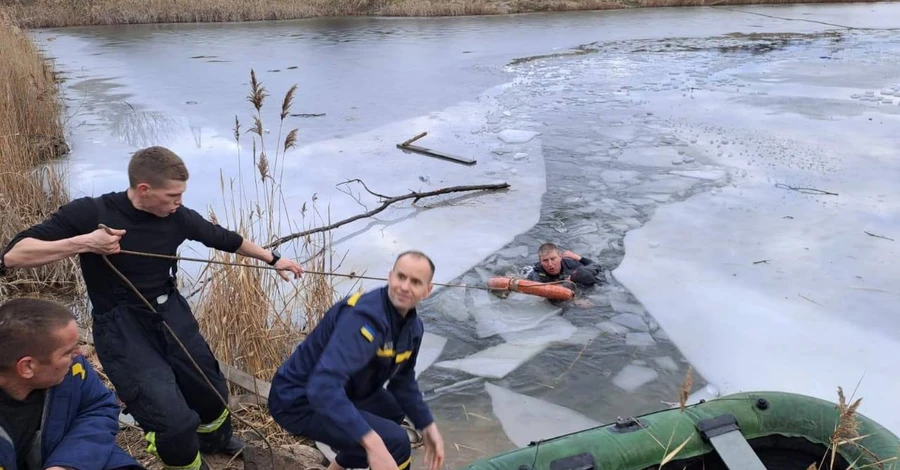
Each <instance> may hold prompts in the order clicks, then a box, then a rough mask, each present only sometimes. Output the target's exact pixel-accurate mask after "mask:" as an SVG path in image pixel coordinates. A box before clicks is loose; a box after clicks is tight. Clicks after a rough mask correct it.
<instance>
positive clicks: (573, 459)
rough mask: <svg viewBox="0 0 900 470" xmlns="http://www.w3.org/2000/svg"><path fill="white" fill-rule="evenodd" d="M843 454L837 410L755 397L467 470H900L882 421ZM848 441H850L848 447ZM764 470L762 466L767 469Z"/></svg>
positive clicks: (864, 425)
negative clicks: (838, 440) (835, 437)
mask: <svg viewBox="0 0 900 470" xmlns="http://www.w3.org/2000/svg"><path fill="white" fill-rule="evenodd" d="M854 416H855V419H856V421H857V422H858V423H859V427H858V436H860V438H858V439H855V440H852V442H849V443H844V444H841V445H838V446H836V449H835V451H834V452H832V445H831V443H832V436H833V435H835V429H836V426H837V424H838V422H839V418H840V411H839V409H838V406H837V404H836V403H832V402H829V401H826V400H821V399H818V398H814V397H809V396H805V395H798V394H793V393H784V392H748V393H739V394H734V395H728V396H724V397H720V398H717V399H714V400H710V401H706V402H701V403H697V404H695V405H691V406H687V407H685V409H684V410H681V409H680V408H672V409H666V410H662V411H657V412H654V413H649V414H646V415H643V416H640V417H637V418H634V417H631V418H619V419H618V420H616V423H612V424H608V425H604V426H599V427H595V428H591V429H586V430H583V431H579V432H575V433H571V434H566V435H563V436H559V437H555V438H552V439H547V440H543V441H540V442H532V443H531V444H530V445H529V446H527V447H524V448H521V449H516V450H512V451H509V452H505V453H502V454H499V455H496V456H493V457H490V458H486V459H483V460H479V461H476V462H473V463H471V464H469V465H468V466H466V467H464V468H465V469H468V470H545V469H546V470H591V469H595V470H645V469H658V468H660V467H661V464H664V465H662V467H664V468H671V469H673V470H695V469H696V470H751V469H755V470H759V469H766V470H787V469H791V470H793V469H796V470H807V469H808V468H809V467H810V465H814V466H815V467H814V468H816V469H818V470H843V469H848V468H856V469H863V468H866V469H869V468H872V469H878V468H882V469H888V470H894V469H897V470H900V461H898V455H900V454H898V452H900V440H898V438H897V436H895V435H894V434H893V433H891V432H890V431H888V430H887V429H886V428H884V427H883V426H881V425H879V424H878V423H876V422H875V421H873V420H871V419H869V418H867V417H865V416H863V415H861V414H859V413H855V414H854ZM845 441H846V440H845ZM760 464H762V465H760Z"/></svg>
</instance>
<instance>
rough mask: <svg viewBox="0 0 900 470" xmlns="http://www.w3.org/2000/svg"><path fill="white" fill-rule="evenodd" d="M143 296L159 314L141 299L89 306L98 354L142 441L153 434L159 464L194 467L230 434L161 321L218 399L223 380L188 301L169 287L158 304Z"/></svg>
mask: <svg viewBox="0 0 900 470" xmlns="http://www.w3.org/2000/svg"><path fill="white" fill-rule="evenodd" d="M148 300H150V302H151V303H153V304H154V306H153V308H155V309H156V310H157V311H158V312H159V313H153V312H152V311H150V310H148V309H147V307H146V306H145V305H143V304H129V305H120V306H118V307H116V308H114V309H113V310H111V311H108V312H103V313H98V312H94V345H95V348H96V350H97V357H98V358H99V359H100V363H101V364H102V365H103V371H104V372H105V373H106V374H107V376H108V377H109V380H110V381H111V382H112V384H113V386H114V387H115V389H116V394H117V395H118V396H119V398H120V399H121V400H122V402H124V403H125V413H128V414H130V415H131V416H133V417H134V419H135V421H137V423H138V424H139V425H140V426H141V428H142V429H143V430H144V432H145V433H148V440H151V442H153V440H155V447H156V453H157V454H158V456H159V458H160V460H162V462H163V464H164V465H166V466H167V467H182V466H190V467H193V466H197V465H199V461H200V460H199V459H200V456H199V453H198V452H199V451H203V452H204V453H207V452H215V451H218V450H220V449H221V448H222V447H223V446H224V445H225V444H226V443H227V442H228V441H229V440H230V439H231V435H232V427H231V416H230V415H227V413H225V411H226V409H225V407H224V406H223V404H222V401H221V400H220V399H219V398H218V397H217V396H216V394H215V393H214V392H213V390H212V389H211V388H210V387H209V384H207V383H206V381H205V380H204V379H203V377H202V376H201V375H200V374H199V372H198V371H197V369H196V367H195V366H194V365H193V364H192V363H191V361H190V359H189V358H188V357H187V356H185V353H184V350H183V349H182V348H181V347H180V346H179V345H178V343H176V342H175V340H174V339H173V338H172V335H171V333H169V331H168V330H167V329H166V328H165V326H164V325H163V323H162V321H161V320H163V319H164V320H165V321H166V323H168V324H169V326H170V327H171V328H172V330H173V331H174V332H175V334H176V335H177V336H178V338H179V339H180V340H181V342H182V343H184V345H185V346H186V347H187V349H188V351H190V353H191V356H192V357H193V358H194V360H195V361H196V362H197V364H198V365H200V367H201V368H202V369H203V372H204V374H206V376H207V377H208V378H209V380H210V382H212V383H213V384H214V385H215V386H216V389H217V390H218V391H219V393H220V394H221V395H222V397H224V398H225V400H227V399H228V386H227V383H226V381H225V377H224V376H223V375H222V371H221V370H220V369H219V364H218V362H217V361H216V359H215V357H214V356H213V353H212V351H211V350H210V348H209V345H207V343H206V340H205V339H204V338H203V336H202V335H201V334H200V330H199V328H198V325H197V321H196V320H195V319H194V315H193V314H192V313H191V310H190V307H189V306H188V303H187V300H185V298H184V297H182V296H181V294H179V293H178V291H176V290H174V289H173V290H172V291H171V292H170V294H169V297H168V299H167V300H165V301H164V302H163V303H162V304H159V305H157V304H156V302H155V300H156V299H148ZM223 418H224V419H223ZM201 425H203V427H202V429H198V426H201ZM151 433H152V434H151ZM152 446H153V445H152V444H151V447H152ZM151 451H152V449H151Z"/></svg>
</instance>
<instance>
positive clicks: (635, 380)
mask: <svg viewBox="0 0 900 470" xmlns="http://www.w3.org/2000/svg"><path fill="white" fill-rule="evenodd" d="M657 377H659V373H658V372H656V371H655V370H653V369H651V368H649V367H645V366H642V365H636V364H628V365H626V366H625V367H623V368H622V370H620V371H619V372H618V373H617V374H616V375H615V376H614V377H613V379H612V382H613V384H615V385H616V386H617V387H619V388H621V389H623V390H625V391H628V392H635V391H637V389H639V388H641V386H643V385H645V384H647V383H649V382H652V381H654V380H656V378H657Z"/></svg>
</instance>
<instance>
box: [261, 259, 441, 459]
mask: <svg viewBox="0 0 900 470" xmlns="http://www.w3.org/2000/svg"><path fill="white" fill-rule="evenodd" d="M433 276H434V263H432V261H431V260H430V259H429V258H428V257H427V256H426V255H424V254H423V253H421V252H418V251H408V252H404V253H402V254H401V255H400V256H398V257H397V259H396V261H395V262H394V267H393V269H391V272H390V275H389V278H388V284H387V286H384V287H381V288H379V289H375V290H372V291H369V292H366V293H362V292H359V293H357V294H354V295H352V296H350V297H348V298H346V299H344V300H342V301H340V302H338V303H337V304H336V305H334V306H333V307H332V308H331V309H329V310H328V311H327V312H326V313H325V315H324V316H323V318H322V320H321V321H320V322H319V324H318V325H317V326H316V328H315V329H314V330H313V331H312V333H311V334H310V335H309V336H308V337H307V338H306V339H305V340H304V341H303V342H302V343H300V345H299V346H298V347H297V349H296V350H295V351H294V353H293V354H292V355H291V357H290V358H288V360H287V361H286V362H285V363H284V364H282V365H281V367H280V368H279V369H278V371H277V372H276V374H275V378H274V379H273V380H272V388H271V392H270V393H269V411H270V413H271V414H272V416H273V417H274V418H275V421H276V422H278V424H279V425H281V426H282V427H283V428H284V429H286V430H287V431H289V432H291V433H293V434H295V435H299V436H303V437H306V438H309V439H312V440H315V441H319V442H322V443H325V444H328V445H329V446H331V448H332V449H334V450H335V452H337V456H336V457H335V461H334V462H333V463H332V464H331V465H330V466H329V470H339V469H342V468H366V467H369V468H371V469H372V470H405V469H407V468H409V465H410V462H411V447H410V441H409V435H408V434H407V432H406V430H405V429H403V428H402V427H401V426H400V423H401V422H402V421H403V418H404V416H406V417H409V419H410V420H411V421H412V423H413V425H415V427H416V429H418V430H420V431H422V436H423V439H424V444H425V460H426V463H429V464H430V468H431V470H439V469H440V468H441V467H442V465H443V461H444V442H443V438H442V437H441V434H440V432H439V431H438V428H437V425H436V424H435V422H434V418H433V417H432V415H431V411H430V410H429V409H428V406H427V405H426V404H425V401H424V400H423V397H422V393H421V392H420V391H419V386H418V384H417V382H416V376H415V365H416V359H417V357H418V354H419V347H420V345H421V344H422V334H423V332H424V329H423V326H422V320H421V318H419V317H418V315H417V314H416V304H418V302H419V301H420V300H422V299H424V298H426V297H428V295H429V294H430V293H431V289H432V284H431V281H432V278H433ZM385 382H388V385H387V387H386V388H385V387H384V384H385Z"/></svg>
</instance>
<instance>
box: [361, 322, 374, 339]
mask: <svg viewBox="0 0 900 470" xmlns="http://www.w3.org/2000/svg"><path fill="white" fill-rule="evenodd" d="M359 332H360V333H361V334H362V335H363V337H364V338H366V340H368V341H369V342H370V343H371V342H372V341H374V340H375V334H374V333H372V329H371V328H369V325H366V326H363V327H362V328H360V329H359Z"/></svg>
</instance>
